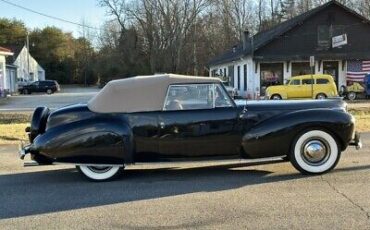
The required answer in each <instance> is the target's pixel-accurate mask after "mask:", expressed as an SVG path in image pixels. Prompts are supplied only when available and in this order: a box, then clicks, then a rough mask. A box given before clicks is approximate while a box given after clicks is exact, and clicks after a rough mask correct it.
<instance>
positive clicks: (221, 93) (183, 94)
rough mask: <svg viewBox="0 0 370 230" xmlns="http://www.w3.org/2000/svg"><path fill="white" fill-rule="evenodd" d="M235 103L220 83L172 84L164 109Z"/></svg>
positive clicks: (171, 109)
mask: <svg viewBox="0 0 370 230" xmlns="http://www.w3.org/2000/svg"><path fill="white" fill-rule="evenodd" d="M232 106H233V103H232V101H231V99H230V97H229V96H228V94H227V92H226V91H225V89H224V88H223V87H222V86H221V85H220V84H191V85H171V86H169V88H168V91H167V96H166V99H165V102H164V106H163V110H167V111H176V110H196V109H212V108H215V107H216V108H221V107H232Z"/></svg>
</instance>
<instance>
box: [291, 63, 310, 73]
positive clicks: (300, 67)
mask: <svg viewBox="0 0 370 230" xmlns="http://www.w3.org/2000/svg"><path fill="white" fill-rule="evenodd" d="M307 74H311V67H310V63H309V62H293V63H292V76H299V75H307Z"/></svg>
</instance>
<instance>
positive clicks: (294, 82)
mask: <svg viewBox="0 0 370 230" xmlns="http://www.w3.org/2000/svg"><path fill="white" fill-rule="evenodd" d="M300 84H301V80H299V79H294V80H290V85H300Z"/></svg>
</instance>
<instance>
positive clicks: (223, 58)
mask: <svg viewBox="0 0 370 230" xmlns="http://www.w3.org/2000/svg"><path fill="white" fill-rule="evenodd" d="M331 5H337V6H340V7H342V8H344V9H345V10H346V11H349V12H350V13H352V14H354V15H356V16H357V17H360V18H361V19H362V20H363V21H365V22H368V23H370V21H369V20H368V19H366V18H365V17H363V16H361V15H360V14H358V13H357V12H355V11H354V10H352V9H350V8H348V7H346V6H344V5H342V4H341V3H339V2H337V1H336V0H332V1H330V2H327V3H325V4H323V5H321V6H319V7H316V8H314V9H312V10H309V11H307V12H305V13H303V14H300V15H298V16H296V17H294V18H292V19H289V20H287V21H284V22H282V23H280V24H278V25H276V26H274V27H272V28H271V29H269V30H266V31H262V32H259V33H257V34H256V35H254V36H253V46H254V49H253V50H254V51H256V50H258V49H259V48H261V47H263V46H265V45H266V44H268V43H269V42H271V41H272V40H273V39H275V38H276V37H278V36H281V35H283V34H284V33H286V32H288V31H290V30H291V29H293V28H294V27H296V26H297V25H299V24H300V23H302V22H303V21H305V20H307V19H308V18H310V17H311V16H313V15H315V14H317V13H318V12H320V11H322V10H324V9H326V8H327V7H329V6H331ZM251 53H252V47H251V42H250V39H249V40H248V41H247V43H246V47H245V49H244V50H243V45H242V42H241V43H240V44H239V45H237V46H236V49H235V52H233V50H232V49H231V50H227V51H226V52H225V53H223V54H221V55H219V56H217V57H215V58H213V59H212V60H211V61H210V62H209V63H208V64H209V65H217V64H221V63H225V62H230V61H234V60H236V59H239V58H241V57H243V56H247V55H249V54H251Z"/></svg>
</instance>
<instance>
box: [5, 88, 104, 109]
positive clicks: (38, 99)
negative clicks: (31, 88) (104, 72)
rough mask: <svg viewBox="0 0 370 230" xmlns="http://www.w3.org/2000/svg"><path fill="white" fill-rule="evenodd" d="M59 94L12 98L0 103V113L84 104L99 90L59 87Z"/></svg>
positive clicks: (39, 94)
mask: <svg viewBox="0 0 370 230" xmlns="http://www.w3.org/2000/svg"><path fill="white" fill-rule="evenodd" d="M61 87H62V90H61V91H60V92H57V93H54V94H51V95H48V94H45V93H34V94H31V95H18V96H12V97H9V98H7V99H5V101H2V102H1V101H0V112H4V111H6V112H11V111H33V110H34V109H35V108H36V107H38V106H47V107H49V108H51V109H56V108H59V107H62V106H66V105H70V104H76V103H86V102H87V101H88V100H89V99H90V98H91V97H93V96H94V95H95V94H96V93H97V92H99V89H98V88H97V87H78V86H61Z"/></svg>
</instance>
